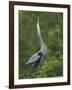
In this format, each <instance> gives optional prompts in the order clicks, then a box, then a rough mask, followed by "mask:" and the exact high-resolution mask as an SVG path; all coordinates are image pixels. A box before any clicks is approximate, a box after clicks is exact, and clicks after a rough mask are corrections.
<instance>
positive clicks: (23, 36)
mask: <svg viewBox="0 0 72 90" xmlns="http://www.w3.org/2000/svg"><path fill="white" fill-rule="evenodd" d="M37 16H39V18H40V28H41V35H42V38H43V40H44V42H45V44H46V45H47V48H48V55H47V56H46V57H45V58H44V59H43V61H42V63H40V65H39V66H38V67H36V68H32V66H31V65H25V62H26V61H27V60H28V59H29V58H30V57H31V56H32V55H33V54H34V53H35V52H36V51H38V50H39V49H40V43H39V38H38V36H37V32H36V22H37ZM59 76H63V14H62V13H54V12H32V11H22V10H20V11H19V78H20V79H23V78H45V77H59Z"/></svg>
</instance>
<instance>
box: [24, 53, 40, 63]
mask: <svg viewBox="0 0 72 90" xmlns="http://www.w3.org/2000/svg"><path fill="white" fill-rule="evenodd" d="M39 58H40V56H39V55H38V52H37V53H35V54H34V55H33V56H31V57H30V58H29V60H28V61H27V62H26V63H25V64H32V63H34V62H36V61H37V60H38V59H39Z"/></svg>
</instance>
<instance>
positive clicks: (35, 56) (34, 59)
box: [25, 16, 47, 67]
mask: <svg viewBox="0 0 72 90" xmlns="http://www.w3.org/2000/svg"><path fill="white" fill-rule="evenodd" d="M36 27H37V34H38V37H39V40H40V49H39V51H38V52H36V53H35V54H33V55H32V56H31V57H30V58H29V60H28V61H27V62H26V63H25V64H32V66H33V67H35V66H37V65H38V64H39V63H40V62H41V61H42V59H43V57H44V56H45V55H46V54H47V47H46V45H45V43H44V41H43V39H42V36H41V33H40V25H39V16H38V17H37V24H36Z"/></svg>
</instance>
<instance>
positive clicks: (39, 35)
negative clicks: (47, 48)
mask: <svg viewBox="0 0 72 90" xmlns="http://www.w3.org/2000/svg"><path fill="white" fill-rule="evenodd" d="M37 34H38V37H39V39H40V44H41V45H42V44H43V43H44V42H43V39H42V37H41V32H40V25H39V17H38V18H37Z"/></svg>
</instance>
